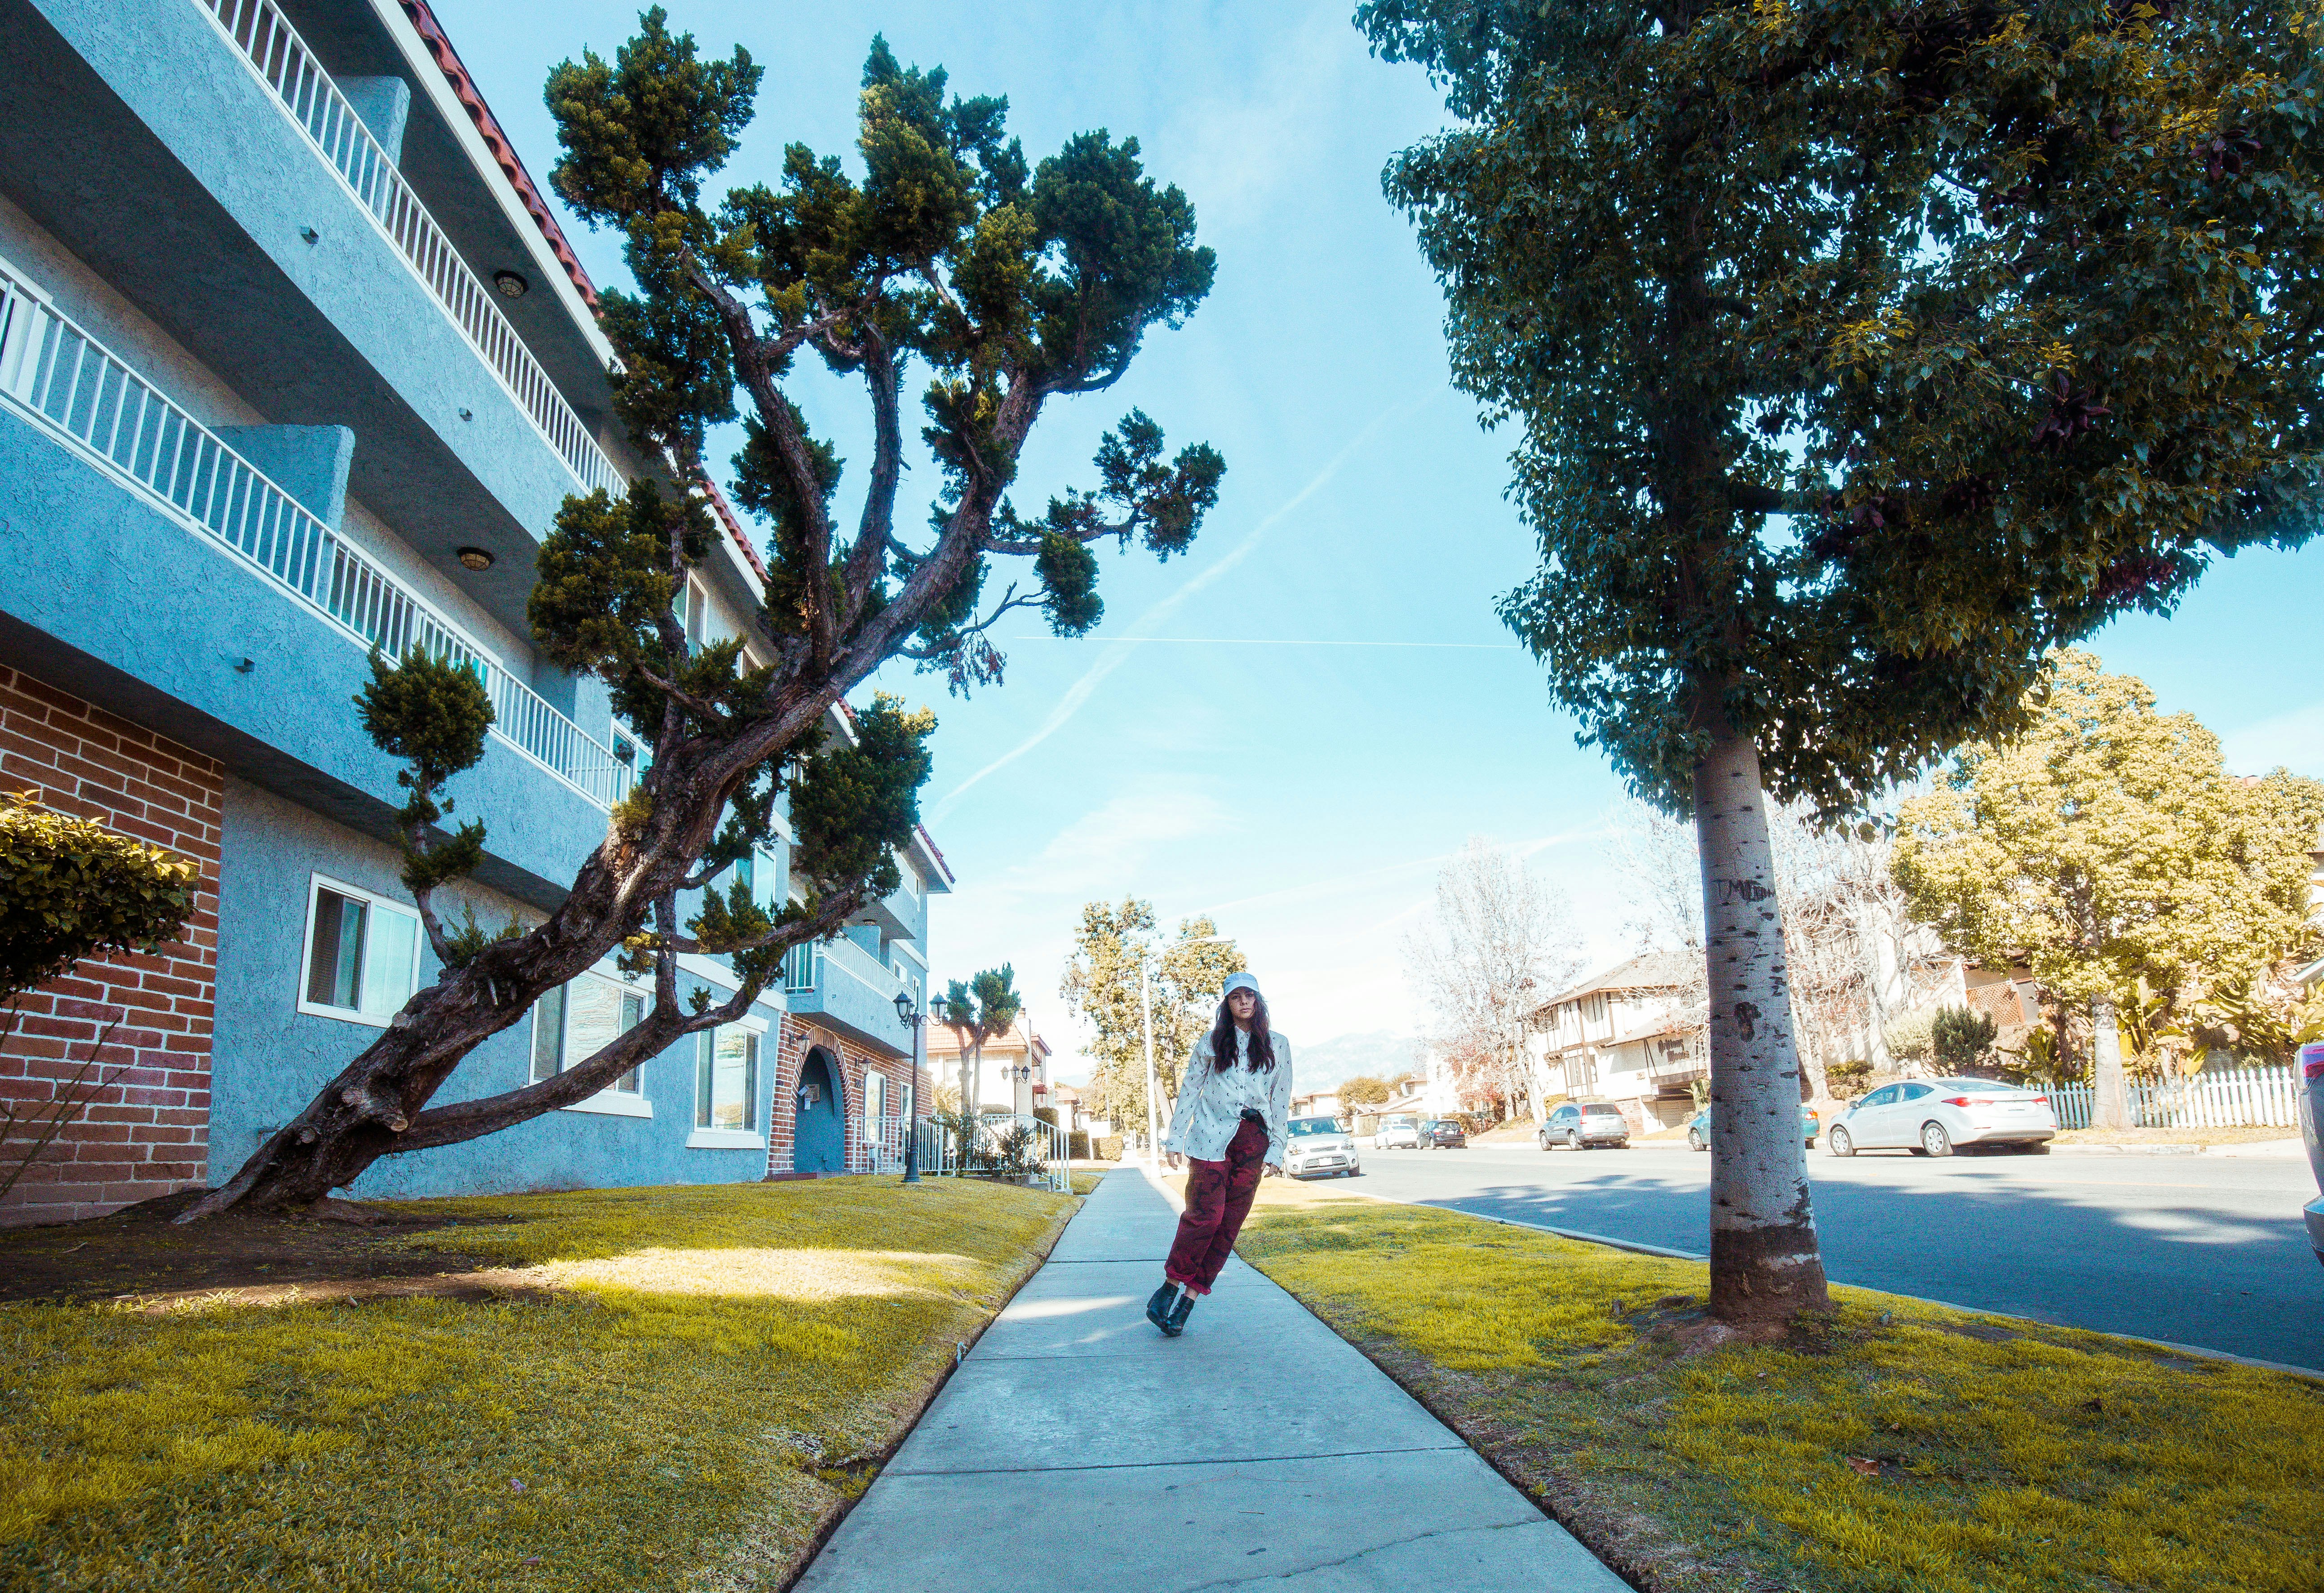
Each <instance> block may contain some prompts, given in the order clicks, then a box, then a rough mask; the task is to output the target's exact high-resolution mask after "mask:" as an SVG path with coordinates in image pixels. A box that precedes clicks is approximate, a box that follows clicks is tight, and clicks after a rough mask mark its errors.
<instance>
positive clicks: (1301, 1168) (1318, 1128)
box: [1283, 1118, 1364, 1178]
mask: <svg viewBox="0 0 2324 1593" xmlns="http://www.w3.org/2000/svg"><path fill="white" fill-rule="evenodd" d="M1363 1170H1364V1166H1363V1163H1362V1162H1361V1161H1360V1160H1359V1159H1358V1158H1357V1156H1356V1137H1355V1136H1354V1135H1352V1134H1351V1133H1349V1132H1348V1131H1347V1130H1346V1129H1345V1128H1342V1127H1341V1126H1340V1123H1339V1119H1336V1118H1294V1119H1291V1133H1290V1136H1289V1138H1288V1143H1286V1145H1285V1146H1284V1147H1283V1171H1284V1172H1285V1173H1286V1174H1288V1175H1289V1176H1291V1177H1293V1178H1313V1177H1323V1176H1333V1177H1348V1178H1353V1177H1355V1176H1356V1175H1357V1174H1360V1173H1361V1172H1362V1171H1363Z"/></svg>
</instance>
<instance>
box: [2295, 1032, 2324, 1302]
mask: <svg viewBox="0 0 2324 1593" xmlns="http://www.w3.org/2000/svg"><path fill="white" fill-rule="evenodd" d="M2319 1134H2324V1045H2302V1046H2301V1048H2300V1137H2301V1139H2302V1140H2303V1141H2305V1142H2306V1143H2307V1146H2308V1170H2309V1171H2310V1172H2311V1173H2313V1174H2316V1187H2317V1188H2318V1189H2319V1190H2324V1144H2319V1142H2318V1138H2317V1137H2318V1135H2319ZM2300 1214H2301V1216H2302V1217H2304V1218H2306V1219H2307V1220H2308V1248H2310V1249H2311V1250H2313V1251H2315V1252H2316V1259H2317V1260H2319V1261H2324V1194H2319V1195H2318V1196H2317V1197H2316V1198H2315V1199H2314V1200H2312V1201H2310V1202H2308V1204H2306V1205H2305V1206H2303V1207H2301V1211H2300Z"/></svg>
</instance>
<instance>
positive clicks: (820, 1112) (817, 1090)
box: [791, 1045, 847, 1173]
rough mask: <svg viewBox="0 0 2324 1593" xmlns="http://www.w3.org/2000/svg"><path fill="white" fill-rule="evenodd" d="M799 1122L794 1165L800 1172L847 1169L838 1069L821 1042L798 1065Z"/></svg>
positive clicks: (845, 1129) (792, 1137) (793, 1139)
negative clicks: (805, 1059) (803, 1061)
mask: <svg viewBox="0 0 2324 1593" xmlns="http://www.w3.org/2000/svg"><path fill="white" fill-rule="evenodd" d="M794 1100H796V1101H797V1103H798V1126H797V1128H795V1129H794V1130H793V1132H792V1136H791V1146H792V1150H791V1165H792V1167H793V1168H795V1169H796V1170H798V1172H801V1173H844V1172H845V1171H847V1120H846V1119H845V1118H844V1117H843V1116H842V1115H841V1114H840V1110H839V1105H840V1098H839V1070H838V1069H836V1068H835V1067H834V1066H833V1065H832V1062H831V1053H830V1052H828V1051H825V1049H824V1048H823V1047H822V1046H820V1045H818V1046H816V1048H815V1049H814V1050H812V1051H810V1052H808V1053H807V1061H806V1062H805V1063H804V1064H801V1066H800V1068H799V1079H798V1093H797V1095H796V1096H795V1097H794Z"/></svg>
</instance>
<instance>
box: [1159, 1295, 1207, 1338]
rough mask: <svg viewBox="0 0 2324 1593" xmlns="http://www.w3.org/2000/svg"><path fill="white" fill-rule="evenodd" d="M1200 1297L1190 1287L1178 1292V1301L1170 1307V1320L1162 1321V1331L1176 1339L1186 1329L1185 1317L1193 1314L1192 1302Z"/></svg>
mask: <svg viewBox="0 0 2324 1593" xmlns="http://www.w3.org/2000/svg"><path fill="white" fill-rule="evenodd" d="M1200 1298H1202V1296H1200V1295H1199V1294H1195V1293H1194V1290H1192V1289H1181V1290H1180V1291H1179V1292H1178V1303H1177V1304H1176V1305H1174V1306H1172V1307H1171V1308H1170V1320H1169V1321H1166V1322H1164V1323H1162V1324H1161V1325H1162V1331H1163V1332H1165V1333H1167V1335H1169V1336H1170V1337H1171V1338H1173V1339H1176V1337H1177V1336H1178V1335H1179V1334H1181V1333H1183V1332H1185V1331H1186V1319H1187V1318H1188V1317H1190V1316H1192V1315H1194V1302H1195V1301H1196V1300H1198V1299H1200Z"/></svg>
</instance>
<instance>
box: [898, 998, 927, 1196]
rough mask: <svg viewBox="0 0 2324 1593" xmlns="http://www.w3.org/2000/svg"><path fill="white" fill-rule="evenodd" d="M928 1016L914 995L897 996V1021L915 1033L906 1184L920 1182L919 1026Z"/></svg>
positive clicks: (906, 1132)
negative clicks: (916, 1004) (915, 1004)
mask: <svg viewBox="0 0 2324 1593" xmlns="http://www.w3.org/2000/svg"><path fill="white" fill-rule="evenodd" d="M927 1020H928V1015H927V1013H925V1012H922V1011H921V1010H920V1009H919V1008H918V1007H916V1006H914V1005H913V1003H912V992H911V991H909V990H898V991H897V992H896V1021H897V1022H898V1023H900V1024H902V1025H903V1026H904V1027H906V1028H908V1029H909V1030H911V1031H912V1110H910V1111H908V1112H907V1113H906V1114H905V1115H904V1182H905V1183H918V1182H919V1181H920V1122H919V1119H920V1026H921V1025H922V1024H924V1023H926V1022H927Z"/></svg>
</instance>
